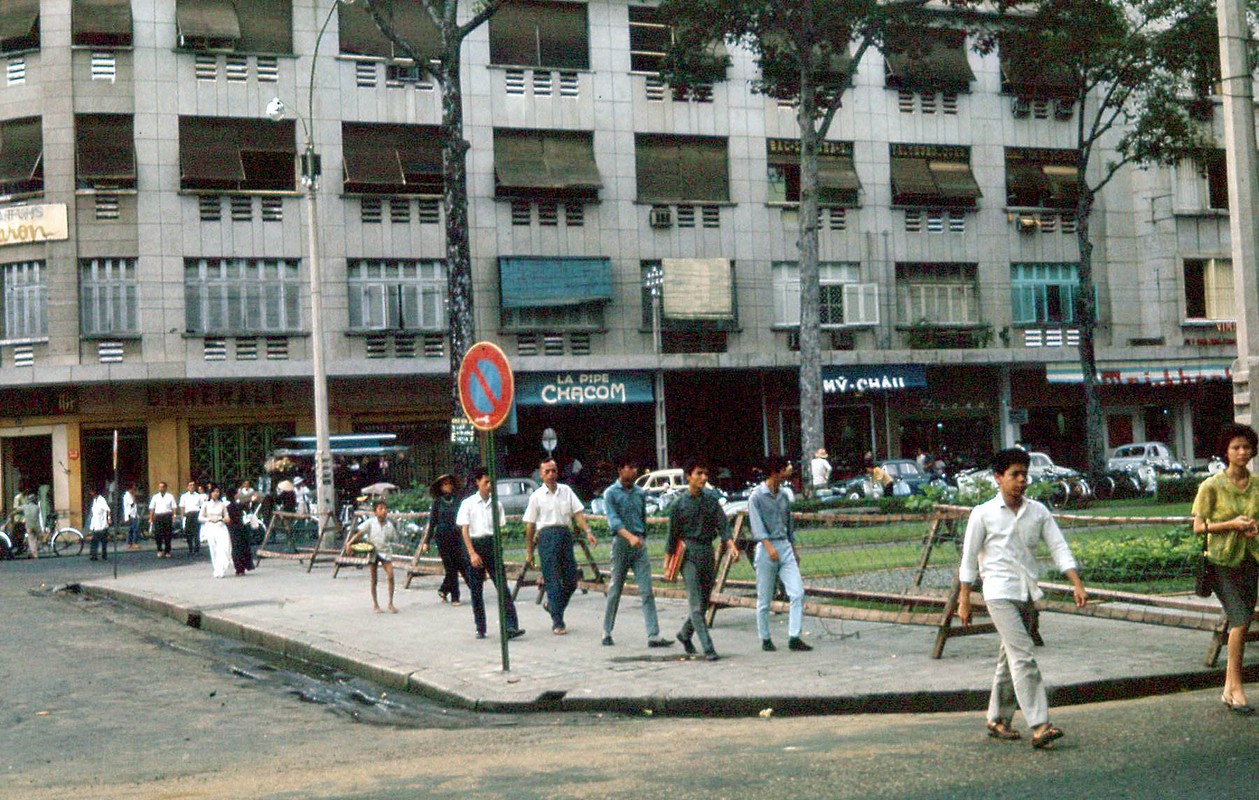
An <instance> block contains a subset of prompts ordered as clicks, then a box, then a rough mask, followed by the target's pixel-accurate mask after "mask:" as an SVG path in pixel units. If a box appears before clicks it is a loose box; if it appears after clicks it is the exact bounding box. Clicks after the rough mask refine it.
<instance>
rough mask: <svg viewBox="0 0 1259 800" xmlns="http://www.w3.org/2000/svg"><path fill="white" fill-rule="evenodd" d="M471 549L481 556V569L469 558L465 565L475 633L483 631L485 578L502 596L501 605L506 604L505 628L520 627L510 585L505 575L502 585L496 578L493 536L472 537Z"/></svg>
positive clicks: (511, 629) (514, 628)
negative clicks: (473, 564)
mask: <svg viewBox="0 0 1259 800" xmlns="http://www.w3.org/2000/svg"><path fill="white" fill-rule="evenodd" d="M472 549H473V550H476V554H477V555H478V556H480V557H481V569H476V568H475V567H473V566H472V560H471V559H470V558H469V559H468V566H467V569H468V591H469V592H471V594H472V618H473V620H474V621H475V622H476V630H477V633H485V594H484V589H485V581H486V579H487V578H488V579H489V580H491V581H493V582H494V588H495V589H496V590H498V593H499V594H501V595H502V596H503V605H504V606H506V608H505V612H506V616H507V630H509V631H514V630H516V629H517V628H519V627H520V623H519V621H518V620H517V619H516V604H515V603H514V602H512V599H511V585H510V584H509V583H508V582H507V580H506V576H504V579H503V584H502V585H500V584H499V583H498V581H497V580H496V578H497V577H498V570H497V569H496V568H495V565H496V563H497V562H495V560H494V538H493V537H492V536H483V537H481V538H480V539H473V540H472Z"/></svg>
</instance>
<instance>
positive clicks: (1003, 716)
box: [957, 448, 1088, 748]
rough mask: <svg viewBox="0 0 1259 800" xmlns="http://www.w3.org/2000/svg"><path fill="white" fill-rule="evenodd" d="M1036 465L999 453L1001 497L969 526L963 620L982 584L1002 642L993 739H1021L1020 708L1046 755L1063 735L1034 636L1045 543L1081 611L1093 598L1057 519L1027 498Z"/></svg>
mask: <svg viewBox="0 0 1259 800" xmlns="http://www.w3.org/2000/svg"><path fill="white" fill-rule="evenodd" d="M1030 464H1031V457H1030V455H1029V454H1028V453H1027V451H1026V450H1022V449H1019V448H1010V449H1008V450H1001V451H999V452H998V453H997V454H996V455H995V456H993V458H992V471H993V474H994V476H995V477H996V480H997V488H998V490H999V491H998V492H997V496H996V497H994V498H992V499H991V500H989V501H988V502H986V503H982V504H980V505H978V506H975V508H974V510H972V511H971V515H970V521H969V522H968V523H967V525H966V537H965V539H964V540H963V544H962V564H961V567H960V569H959V572H958V579H959V580H960V582H961V590H960V593H959V595H958V601H957V616H958V618H959V619H961V620H962V624H963V625H969V624H970V620H971V603H970V593H971V584H973V583H974V582H975V579H976V578H977V577H982V578H983V595H984V604H985V605H986V606H987V607H988V616H989V617H991V618H992V622H993V624H994V625H995V626H996V628H997V633H998V634H999V635H1000V636H1001V652H1000V654H999V655H998V657H997V674H996V676H995V677H994V679H993V683H992V696H991V697H990V699H989V701H988V735H989V736H991V737H993V738H994V739H1005V740H1013V739H1021V738H1022V737H1021V736H1020V735H1019V733H1018V732H1017V731H1015V730H1014V729H1013V728H1012V727H1011V726H1010V723H1011V721H1012V719H1013V717H1014V709H1015V707H1016V700H1017V707H1018V708H1021V709H1023V719H1024V721H1025V722H1027V724H1028V726H1030V727H1031V729H1032V747H1036V748H1041V747H1044V746H1045V745H1047V744H1049V743H1050V742H1052V741H1054V740H1055V739H1059V738H1061V737H1062V731H1061V730H1059V729H1058V728H1056V727H1054V726H1053V725H1051V724H1050V723H1049V701H1048V699H1047V697H1046V695H1045V685H1044V682H1043V681H1042V679H1041V674H1040V667H1039V666H1038V665H1037V664H1036V656H1035V655H1034V654H1033V653H1032V648H1033V647H1034V644H1033V642H1032V636H1031V633H1030V632H1029V631H1028V620H1029V618H1030V616H1031V614H1032V612H1033V611H1034V609H1035V602H1036V601H1037V600H1039V599H1040V598H1041V597H1043V596H1044V592H1042V591H1041V589H1040V585H1039V583H1038V581H1037V572H1038V569H1037V564H1036V556H1035V553H1036V547H1037V545H1038V544H1039V543H1040V542H1044V543H1045V545H1046V546H1047V547H1048V548H1049V553H1050V555H1051V556H1052V557H1053V560H1054V564H1055V565H1056V566H1057V567H1058V570H1059V571H1060V572H1062V573H1063V574H1064V575H1066V576H1067V579H1068V580H1070V581H1071V586H1072V593H1073V594H1074V596H1075V604H1076V605H1077V606H1080V607H1083V605H1084V603H1085V601H1086V600H1087V599H1088V595H1087V594H1086V592H1085V591H1084V584H1083V583H1081V581H1080V574H1079V572H1078V571H1077V570H1076V564H1075V559H1074V558H1073V557H1072V556H1071V548H1070V547H1068V546H1067V540H1066V539H1064V538H1063V536H1062V531H1061V530H1059V529H1058V523H1057V522H1055V521H1054V518H1053V515H1052V514H1050V513H1049V510H1048V509H1047V508H1045V507H1044V506H1043V505H1041V504H1040V503H1038V502H1037V501H1035V500H1031V499H1028V498H1025V497H1024V496H1023V494H1024V492H1025V491H1026V490H1027V468H1028V466H1030Z"/></svg>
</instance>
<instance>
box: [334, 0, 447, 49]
mask: <svg viewBox="0 0 1259 800" xmlns="http://www.w3.org/2000/svg"><path fill="white" fill-rule="evenodd" d="M382 11H385V12H386V13H392V14H393V25H394V32H395V33H397V34H398V36H399V38H401V39H402V40H403V41H405V42H406V43H407V44H409V45H411V47H412V48H413V49H414V50H415V51H416V53H417V54H418V55H419V56H420V57H421V58H422V59H424V60H428V61H431V60H433V59H436V58H437V57H438V56H439V54H440V51H441V32H440V31H438V30H437V26H436V25H434V24H433V20H432V19H431V18H430V17H429V15H428V11H427V9H425V8H424V4H423V3H420V2H415V0H407V1H406V2H395V3H391V4H390V5H388V6H383V7H382ZM337 22H338V30H339V35H340V40H341V52H342V53H345V54H347V55H356V56H372V57H375V58H389V59H394V58H404V57H406V56H405V54H403V53H399V52H397V51H396V50H395V47H394V44H393V42H391V41H390V40H389V39H388V38H386V37H385V35H384V34H382V33H381V32H380V28H378V27H376V22H375V20H373V19H372V16H371V14H369V13H368V11H367V8H366V7H365V6H364V5H363V4H362V3H354V4H352V5H351V4H348V3H344V2H339V3H337Z"/></svg>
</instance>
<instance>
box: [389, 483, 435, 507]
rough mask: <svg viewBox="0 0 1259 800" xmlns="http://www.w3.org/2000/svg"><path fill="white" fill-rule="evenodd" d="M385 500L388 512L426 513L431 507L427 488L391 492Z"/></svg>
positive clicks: (431, 503) (431, 502) (431, 500)
mask: <svg viewBox="0 0 1259 800" xmlns="http://www.w3.org/2000/svg"><path fill="white" fill-rule="evenodd" d="M387 499H388V501H389V510H390V511H428V510H429V508H431V507H432V505H433V498H432V497H430V496H429V493H428V489H427V488H416V489H404V490H402V491H398V492H391V493H390V494H389V497H388V498H387Z"/></svg>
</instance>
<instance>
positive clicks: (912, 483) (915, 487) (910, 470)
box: [883, 458, 931, 494]
mask: <svg viewBox="0 0 1259 800" xmlns="http://www.w3.org/2000/svg"><path fill="white" fill-rule="evenodd" d="M883 471H884V472H886V473H887V474H888V475H890V476H892V480H893V483H892V487H893V494H896V491H895V488H896V482H897V481H904V483H905V485H906V486H908V487H909V494H921V493H922V489H923V487H924V486H926V485H927V484H928V483H931V476H930V475H928V474H927V473H925V472H923V471H922V467H920V466H918V462H917V461H914V460H913V459H909V458H894V459H891V460H890V461H884V462H883ZM902 493H903V492H902Z"/></svg>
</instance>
